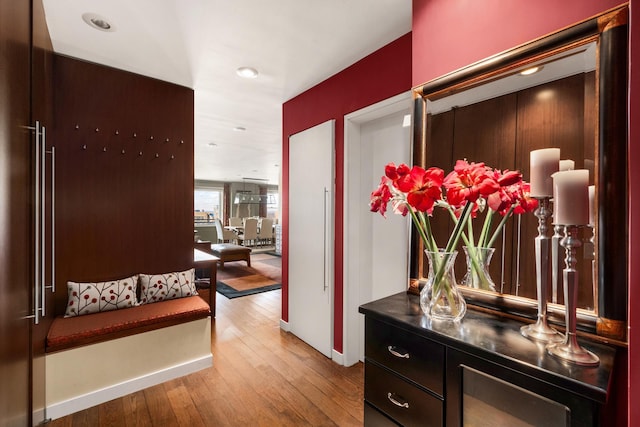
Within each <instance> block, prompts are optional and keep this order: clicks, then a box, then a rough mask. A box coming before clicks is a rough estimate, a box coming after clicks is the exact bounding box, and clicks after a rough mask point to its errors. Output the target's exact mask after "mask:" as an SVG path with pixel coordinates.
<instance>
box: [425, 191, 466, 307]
mask: <svg viewBox="0 0 640 427" xmlns="http://www.w3.org/2000/svg"><path fill="white" fill-rule="evenodd" d="M472 208H473V203H467V204H466V205H465V206H464V208H463V209H462V214H460V219H459V220H458V221H457V222H456V226H455V228H454V229H453V232H452V233H451V237H450V238H449V241H448V242H447V246H446V248H445V250H444V255H443V259H442V260H440V259H439V257H438V256H437V255H436V257H435V259H434V261H433V264H434V270H435V275H434V281H433V292H434V293H435V294H436V295H439V294H440V286H441V285H445V289H444V291H445V298H447V300H448V301H449V305H450V306H455V304H453V301H454V296H453V292H452V289H451V286H446V284H445V283H444V280H443V276H444V273H445V267H446V265H447V262H448V261H449V258H450V257H451V252H452V251H453V250H454V248H455V247H456V246H458V242H459V240H460V236H461V235H462V234H463V233H462V230H464V226H465V225H466V224H465V223H466V222H467V221H468V220H469V217H470V215H471V211H472ZM436 253H437V251H436ZM436 264H437V265H436Z"/></svg>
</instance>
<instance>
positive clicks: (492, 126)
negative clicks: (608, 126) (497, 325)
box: [425, 72, 596, 309]
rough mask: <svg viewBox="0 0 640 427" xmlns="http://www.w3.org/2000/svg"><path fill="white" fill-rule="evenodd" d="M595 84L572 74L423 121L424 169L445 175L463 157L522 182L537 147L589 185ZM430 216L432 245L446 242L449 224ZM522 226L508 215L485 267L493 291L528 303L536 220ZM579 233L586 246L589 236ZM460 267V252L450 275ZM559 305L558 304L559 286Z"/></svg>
mask: <svg viewBox="0 0 640 427" xmlns="http://www.w3.org/2000/svg"><path fill="white" fill-rule="evenodd" d="M594 78H595V76H594V72H591V73H587V74H577V75H575V76H571V77H567V78H564V79H560V80H557V81H554V82H550V83H546V84H542V85H539V86H535V87H532V88H529V89H525V90H522V91H519V92H517V93H512V94H508V95H503V96H499V97H496V98H492V99H489V100H486V101H482V102H478V103H476V104H472V105H468V106H464V107H459V108H454V109H453V110H449V111H447V112H443V113H440V114H436V115H433V116H431V115H429V116H428V118H427V119H428V128H429V131H428V132H429V134H428V137H427V166H438V167H440V168H442V169H444V170H445V173H448V172H450V171H451V170H452V169H453V166H454V164H455V161H456V160H457V159H467V160H468V161H469V162H484V163H485V164H487V165H488V166H491V167H493V168H498V169H502V170H504V169H510V170H519V171H520V172H522V175H523V179H524V180H526V181H529V153H530V152H531V151H532V150H537V149H540V148H550V147H557V148H560V152H561V158H562V159H572V160H574V161H575V168H576V169H583V168H584V169H590V180H591V183H593V177H594V170H593V165H594V155H595V152H594V147H595V143H596V141H595V129H594V123H595V114H596V108H595V106H596V102H595V80H594ZM435 216H436V218H434V219H435V221H434V222H433V229H434V234H435V236H436V240H437V241H438V242H445V243H446V241H447V238H448V236H449V234H450V232H451V229H452V221H451V220H450V218H449V217H448V214H446V213H443V212H436V213H435ZM483 220H484V216H481V219H477V220H475V221H474V224H475V223H476V222H478V224H477V225H475V234H476V238H477V237H478V234H479V232H480V229H481V227H482V225H481V224H482V221H483ZM499 221H500V218H499V217H498V218H496V219H494V221H493V227H494V228H495V226H496V225H497V223H498V222H499ZM521 221H522V222H521V225H520V231H518V227H517V224H518V218H517V217H515V216H514V217H513V218H512V219H510V220H509V222H507V225H506V227H505V235H506V239H505V245H504V247H503V245H502V243H501V241H500V239H498V241H497V243H496V245H495V247H496V249H497V250H496V253H495V254H494V259H493V260H492V262H491V277H492V278H493V279H494V281H495V284H496V288H497V289H498V290H501V289H502V291H503V292H505V293H510V294H512V295H520V296H524V297H529V298H533V299H535V298H536V282H535V277H536V272H535V263H534V260H535V253H534V244H533V241H534V238H535V236H536V235H537V234H538V231H537V227H538V220H537V218H536V217H535V216H534V215H532V214H528V215H522V218H521ZM585 233H587V234H585V241H586V239H588V238H589V237H590V234H589V232H585ZM442 245H443V246H444V243H443V244H442ZM587 248H588V246H587V245H584V246H583V247H582V248H580V249H579V256H580V257H581V258H584V259H586V260H590V259H591V254H589V253H587V251H588V249H587ZM460 250H461V249H460ZM503 251H504V260H505V262H504V264H503V263H502V252H503ZM591 252H592V251H591ZM518 259H519V260H520V262H519V263H518ZM563 267H564V263H563V262H561V263H560V266H559V269H560V271H559V274H560V277H562V270H561V269H562V268H563ZM465 268H466V266H465V257H464V255H463V254H461V255H459V256H458V259H457V261H456V270H457V277H460V278H461V277H463V275H464V271H465ZM580 269H581V270H580V277H581V280H582V281H583V283H591V278H592V271H591V264H590V262H584V263H581V265H580ZM425 274H426V272H425ZM549 274H550V273H549ZM549 283H551V280H549ZM549 292H551V289H550V290H549ZM549 295H551V293H549ZM558 301H559V302H562V301H563V296H562V288H561V287H560V290H559V292H558ZM578 304H579V306H580V307H584V308H590V309H593V288H592V287H591V286H581V287H580V288H579V297H578Z"/></svg>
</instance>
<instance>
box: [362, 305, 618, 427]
mask: <svg viewBox="0 0 640 427" xmlns="http://www.w3.org/2000/svg"><path fill="white" fill-rule="evenodd" d="M359 311H360V313H363V314H364V315H365V373H364V376H365V391H364V399H365V404H364V408H365V409H364V421H365V426H367V427H372V426H397V425H406V426H412V425H416V426H418V425H419V426H449V427H453V426H491V427H498V426H505V425H508V426H510V427H515V426H530V425H534V426H545V427H548V426H599V425H603V423H602V422H601V408H602V406H603V404H604V403H605V402H606V400H607V395H608V386H609V382H610V377H611V372H612V369H613V361H614V357H615V351H616V350H615V348H613V347H609V346H606V345H603V344H599V343H593V342H588V341H586V340H580V343H581V345H582V346H583V347H584V348H586V349H588V350H590V351H592V352H594V353H595V354H596V355H598V357H599V358H600V365H599V366H598V367H595V368H594V367H592V368H588V367H580V366H577V365H572V364H567V363H563V362H561V361H560V360H559V359H557V358H555V357H553V356H550V355H548V354H547V353H546V349H545V346H544V345H542V344H539V343H536V342H534V341H531V340H529V339H527V338H524V337H523V336H522V335H520V327H521V326H522V325H524V323H522V322H520V321H517V320H513V319H510V318H505V317H500V316H498V315H495V314H490V313H484V312H479V311H474V310H468V311H467V314H466V316H465V317H464V319H463V320H462V322H460V324H457V325H456V324H447V323H444V324H443V323H436V322H433V323H432V322H429V320H428V318H427V317H426V316H425V315H424V314H423V313H422V310H421V309H420V303H419V298H418V297H417V296H416V295H411V294H407V293H399V294H396V295H393V296H390V297H387V298H383V299H380V300H377V301H374V302H371V303H368V304H364V305H362V306H361V307H360V310H359Z"/></svg>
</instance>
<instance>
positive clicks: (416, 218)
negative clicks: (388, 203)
mask: <svg viewBox="0 0 640 427" xmlns="http://www.w3.org/2000/svg"><path fill="white" fill-rule="evenodd" d="M407 207H408V209H409V213H410V214H411V219H412V220H413V224H414V225H415V226H416V228H417V229H418V233H419V234H420V238H421V239H422V242H423V243H424V244H425V246H426V247H427V248H428V249H429V250H432V248H433V241H432V239H429V238H428V237H427V234H426V233H425V223H426V224H428V223H427V222H426V220H425V218H424V214H423V213H422V212H418V214H419V216H418V215H416V213H415V212H414V211H413V209H412V208H411V206H409V205H408V204H407ZM421 220H422V221H421ZM429 234H431V233H429Z"/></svg>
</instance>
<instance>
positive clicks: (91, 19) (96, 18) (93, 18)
mask: <svg viewBox="0 0 640 427" xmlns="http://www.w3.org/2000/svg"><path fill="white" fill-rule="evenodd" d="M82 19H83V20H84V22H86V23H87V25H89V26H90V27H91V28H95V29H96V30H100V31H107V32H110V33H111V32H114V31H115V30H116V28H115V27H114V26H113V24H111V23H110V22H109V21H108V20H107V18H105V17H103V16H100V15H98V14H96V13H83V14H82Z"/></svg>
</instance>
